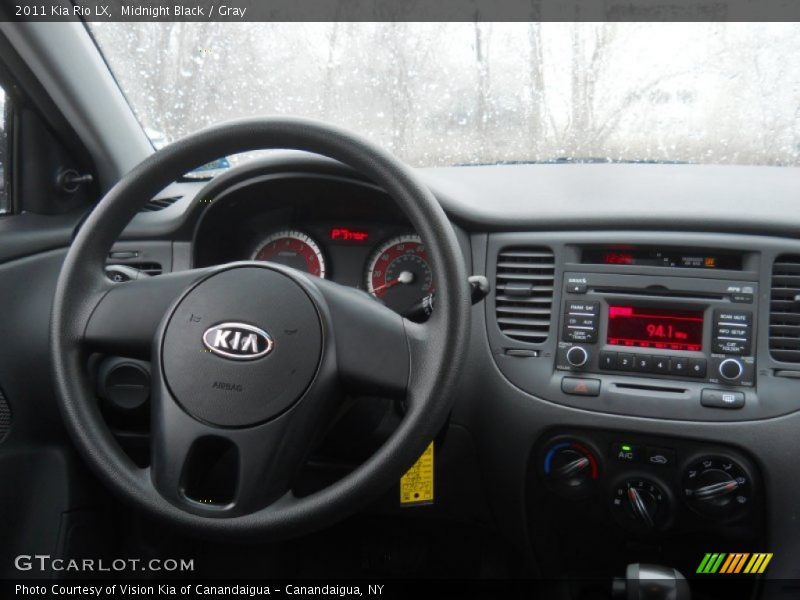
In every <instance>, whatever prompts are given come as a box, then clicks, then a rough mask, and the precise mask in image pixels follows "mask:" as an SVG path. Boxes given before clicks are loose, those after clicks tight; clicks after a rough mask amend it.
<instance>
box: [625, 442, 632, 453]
mask: <svg viewBox="0 0 800 600" xmlns="http://www.w3.org/2000/svg"><path fill="white" fill-rule="evenodd" d="M622 449H623V450H624V451H625V452H630V451H631V450H633V446H628V444H622Z"/></svg>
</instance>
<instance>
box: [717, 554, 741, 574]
mask: <svg viewBox="0 0 800 600" xmlns="http://www.w3.org/2000/svg"><path fill="white" fill-rule="evenodd" d="M738 556H739V555H738V554H728V558H727V559H726V560H725V562H724V563H722V568H721V569H720V570H719V572H720V573H727V572H728V569H730V568H731V563H735V562H736V558H737V557H738Z"/></svg>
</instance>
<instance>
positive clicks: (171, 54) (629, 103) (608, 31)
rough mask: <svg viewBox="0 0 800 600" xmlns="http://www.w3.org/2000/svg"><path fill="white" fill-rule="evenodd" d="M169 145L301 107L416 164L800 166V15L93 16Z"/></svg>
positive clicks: (96, 30) (122, 74) (132, 95)
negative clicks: (505, 19) (257, 19)
mask: <svg viewBox="0 0 800 600" xmlns="http://www.w3.org/2000/svg"><path fill="white" fill-rule="evenodd" d="M90 27H91V31H92V33H93V34H94V36H95V37H96V39H97V41H98V43H99V45H100V48H101V49H102V50H103V52H104V54H105V55H106V57H107V59H108V61H109V64H110V65H111V68H112V71H113V72H114V74H115V76H116V77H117V79H118V81H119V83H120V86H121V87H122V89H123V91H124V92H125V94H126V96H127V97H128V99H129V101H130V102H131V105H132V106H133V108H134V110H135V112H136V114H137V116H138V117H139V119H140V120H141V122H142V124H143V126H144V127H145V128H146V130H147V131H148V133H149V135H150V136H151V138H152V139H154V141H155V142H157V143H162V142H167V141H172V140H175V139H178V138H180V137H181V136H184V135H186V134H187V133H190V132H192V131H195V130H197V129H199V128H202V127H204V126H207V125H209V124H212V123H216V122H220V121H225V120H228V119H232V118H237V117H243V116H254V115H287V114H292V115H299V116H307V117H313V118H320V119H324V120H327V121H330V122H333V123H338V124H341V125H343V126H346V127H349V128H352V129H354V130H356V131H359V132H361V133H363V134H365V135H367V136H368V137H371V138H372V139H373V140H375V141H376V142H378V143H380V144H382V145H384V146H386V147H387V148H389V149H390V150H391V151H393V152H394V153H395V154H397V155H398V156H400V157H401V158H403V159H404V160H406V161H408V162H410V163H411V164H414V165H422V166H435V165H451V164H477V163H496V162H510V161H543V160H581V159H591V160H635V161H685V162H696V163H718V164H765V165H798V164H800V63H798V61H795V60H788V58H789V57H793V56H797V55H798V53H799V52H800V25H798V24H792V23H763V24H744V23H399V22H385V23H339V22H334V23H243V24H230V23H92V24H90Z"/></svg>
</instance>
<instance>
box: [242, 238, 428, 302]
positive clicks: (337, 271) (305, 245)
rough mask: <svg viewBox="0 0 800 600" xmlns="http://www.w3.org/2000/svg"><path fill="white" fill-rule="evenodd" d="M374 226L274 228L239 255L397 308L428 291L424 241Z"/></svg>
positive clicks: (419, 298) (415, 299) (422, 297)
mask: <svg viewBox="0 0 800 600" xmlns="http://www.w3.org/2000/svg"><path fill="white" fill-rule="evenodd" d="M376 229H380V227H378V228H376ZM374 231H375V230H371V229H370V228H365V227H344V226H328V227H326V226H324V225H321V224H313V225H311V226H310V227H307V228H305V229H299V228H296V229H295V228H292V229H279V230H276V231H272V232H270V233H268V234H267V235H266V236H265V237H263V238H260V239H259V240H258V241H257V242H256V244H255V246H254V248H253V249H252V252H251V253H250V254H249V255H248V256H246V257H243V258H246V259H252V260H260V261H270V262H275V263H279V264H282V265H285V266H287V267H292V268H294V269H298V270H300V271H303V272H305V273H308V274H309V275H313V276H315V277H322V278H325V279H332V280H334V281H337V282H339V283H344V284H346V285H352V286H354V287H358V288H361V289H364V290H366V291H367V292H368V293H369V294H370V295H371V296H373V297H374V298H375V299H376V300H378V301H380V302H382V303H384V304H386V305H387V306H388V307H389V308H391V309H393V310H395V311H397V312H398V313H401V314H403V313H405V312H407V311H408V310H410V309H412V308H413V307H414V306H416V305H417V304H419V302H421V301H422V300H423V299H424V298H425V297H426V296H430V295H431V294H432V293H433V292H434V279H433V271H432V270H431V266H430V263H429V260H428V256H427V253H426V251H425V246H424V245H423V244H422V240H420V238H419V236H417V235H415V234H409V233H403V234H400V235H390V236H388V237H386V236H375V237H377V239H374V237H373V232H374ZM320 234H324V236H323V235H320ZM359 262H360V263H361V276H360V278H359V279H360V280H357V281H353V266H354V263H359Z"/></svg>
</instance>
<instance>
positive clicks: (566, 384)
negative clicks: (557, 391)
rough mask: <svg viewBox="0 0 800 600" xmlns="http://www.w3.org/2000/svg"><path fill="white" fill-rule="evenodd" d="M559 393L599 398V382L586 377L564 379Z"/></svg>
mask: <svg viewBox="0 0 800 600" xmlns="http://www.w3.org/2000/svg"><path fill="white" fill-rule="evenodd" d="M561 391H562V392H564V393H565V394H570V395H572V396H599V395H600V380H599V379H587V378H586V377H564V378H563V379H562V380H561Z"/></svg>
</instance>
